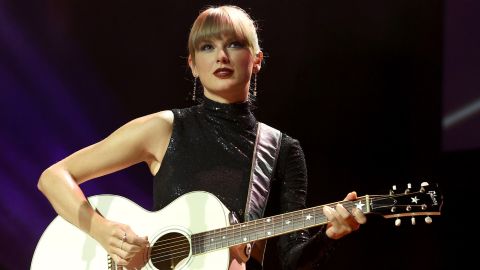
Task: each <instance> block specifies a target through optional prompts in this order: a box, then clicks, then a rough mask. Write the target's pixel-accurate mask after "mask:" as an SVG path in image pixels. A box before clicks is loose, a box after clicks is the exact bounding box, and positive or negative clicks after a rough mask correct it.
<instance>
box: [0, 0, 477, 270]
mask: <svg viewBox="0 0 480 270" xmlns="http://www.w3.org/2000/svg"><path fill="white" fill-rule="evenodd" d="M450 2H453V1H450ZM460 2H461V3H460ZM460 2H458V1H457V2H456V3H459V4H458V5H460V4H461V5H463V7H464V9H463V10H467V11H469V10H472V9H473V10H475V8H477V9H476V10H478V4H476V3H473V2H472V1H460ZM218 3H220V2H218V1H211V2H207V1H53V0H52V1H5V0H2V1H0V91H1V99H0V112H1V113H0V117H1V118H0V119H1V123H2V124H1V136H0V147H1V150H2V151H1V154H0V160H1V163H0V180H1V184H2V189H1V196H0V200H1V201H0V214H1V215H0V216H1V217H0V218H1V221H0V225H1V231H0V243H1V248H0V251H1V252H0V268H2V269H27V268H28V267H29V265H30V260H31V257H32V254H33V252H34V249H35V245H36V242H37V241H38V239H39V238H40V236H41V234H42V231H43V230H44V229H45V228H46V226H47V225H48V223H49V222H50V221H51V220H52V219H53V218H54V217H55V213H54V211H53V210H52V208H51V207H50V205H49V204H48V202H47V200H46V199H45V198H44V197H43V196H42V195H41V194H40V193H39V192H38V191H37V190H36V182H37V179H38V176H39V175H40V173H41V172H42V170H44V169H45V168H46V167H48V166H49V165H50V164H52V163H54V162H56V161H58V160H60V159H61V158H63V157H65V156H66V155H68V154H69V153H72V152H73V151H75V150H78V149H80V148H81V147H84V146H87V145H89V144H92V143H94V142H96V141H98V140H100V139H102V138H103V137H105V136H107V135H108V134H110V133H111V132H112V131H114V130H115V129H116V128H118V127H119V126H120V125H122V124H124V123H126V122H127V121H129V120H131V119H133V118H135V117H138V116H141V115H145V114H148V113H153V112H157V111H159V110H165V109H170V108H179V107H184V106H189V105H191V104H192V103H191V101H188V100H187V96H188V93H189V91H190V90H191V89H192V81H191V75H190V73H189V71H188V68H187V64H186V56H187V50H186V41H187V36H188V30H189V27H190V26H191V24H192V22H193V20H194V18H195V17H196V15H197V14H198V11H199V10H200V9H201V8H203V7H205V6H206V5H207V4H218ZM223 3H233V4H236V5H239V6H241V7H243V8H244V9H246V10H247V11H248V12H249V13H250V14H251V15H252V17H253V18H254V19H256V20H257V22H258V25H259V26H260V30H259V35H260V39H261V47H262V48H263V51H264V53H265V55H266V62H265V64H264V66H263V69H262V72H261V73H260V75H259V79H258V89H259V108H258V109H257V110H256V115H257V118H258V119H259V120H260V121H264V122H267V123H269V124H271V125H273V126H275V127H277V128H279V129H281V130H283V131H285V132H286V133H288V134H289V135H291V136H293V137H295V138H297V139H299V140H300V142H301V144H302V146H303V148H304V151H305V155H306V158H307V165H308V169H309V196H308V204H309V206H314V205H319V204H324V203H329V202H333V201H337V200H340V199H342V198H343V197H344V196H345V195H346V193H347V192H349V191H351V190H356V191H357V192H358V193H359V195H365V194H383V193H386V192H388V190H389V189H390V188H391V186H392V185H397V186H398V187H399V188H400V189H404V188H405V187H406V184H407V183H412V184H413V185H414V186H415V187H416V185H418V184H419V183H420V182H422V181H430V182H436V183H439V184H440V187H441V189H442V190H443V192H444V195H445V207H444V208H443V213H442V214H443V215H442V216H441V217H438V218H434V222H433V224H430V225H426V224H424V223H423V222H421V220H420V219H419V220H417V225H415V226H412V225H410V224H409V220H408V219H405V220H404V221H403V225H402V226H401V227H395V226H394V225H393V223H394V222H393V220H384V219H382V218H379V217H375V216H371V217H370V218H369V223H368V225H366V226H363V227H362V229H361V230H360V231H358V232H356V233H354V234H352V235H349V236H348V237H346V238H345V239H343V240H342V241H341V243H340V245H339V246H338V247H337V251H336V253H334V255H333V257H332V260H331V266H332V268H335V269H348V268H350V267H356V268H357V269H439V268H440V269H447V268H449V267H448V265H449V264H450V263H456V262H457V261H460V260H461V261H462V262H466V260H468V259H469V255H470V253H469V249H467V248H466V247H465V245H466V244H467V243H466V242H467V239H471V236H470V234H471V233H473V234H475V230H476V227H475V225H474V224H475V223H473V222H471V221H470V219H471V218H472V217H473V216H474V214H475V213H474V209H472V208H473V207H471V205H470V204H473V197H474V196H475V190H474V188H475V187H476V184H475V180H476V179H477V178H478V176H479V173H478V172H477V171H476V170H475V169H476V160H478V157H479V151H478V149H475V148H469V149H466V150H462V151H456V152H442V147H441V142H442V134H441V133H442V129H441V117H442V99H441V98H442V82H443V81H442V79H443V78H444V75H445V74H443V73H442V71H443V72H445V69H444V68H443V65H442V64H443V58H444V55H445V50H444V46H443V44H444V43H445V39H447V38H448V36H446V35H445V32H444V29H445V25H450V26H451V27H454V26H455V24H453V26H452V25H451V23H452V22H455V20H456V19H458V18H459V17H461V18H465V17H462V16H463V15H462V14H461V13H454V14H451V13H449V12H448V9H445V8H444V7H445V6H446V3H444V2H443V1H438V0H436V1H434V0H424V1H354V0H345V1H302V0H297V1H229V2H223ZM450 5H455V4H452V3H450ZM469 14H470V13H469ZM472 14H474V13H472ZM447 17H448V18H450V19H449V20H448V21H447V20H445V18H447ZM469 18H471V19H472V20H466V23H465V24H464V25H461V27H464V26H465V25H466V27H470V28H471V29H474V24H473V23H474V22H475V21H476V22H478V19H474V18H473V16H471V17H469ZM451 29H455V28H451ZM452 31H453V32H455V31H454V30H452ZM477 40H478V39H477ZM466 42H468V41H466ZM477 42H478V41H477ZM477 45H478V43H477ZM449 48H450V47H449ZM462 48H463V47H462V45H461V44H460V45H458V46H457V47H454V48H453V49H455V50H462ZM472 48H473V47H472ZM477 48H478V46H477ZM449 59H450V60H451V61H454V60H455V58H449ZM454 63H457V62H455V61H454ZM457 64H459V65H460V66H461V64H462V63H461V62H460V63H457ZM476 67H478V65H477V66H476ZM474 71H475V72H478V69H474ZM472 78H473V77H472ZM453 82H454V81H453ZM471 84H473V85H474V86H475V85H476V89H478V86H479V84H478V82H476V81H474V80H472V81H471ZM151 181H152V177H151V176H150V175H149V172H148V170H147V167H146V166H145V165H144V164H140V165H136V166H133V167H131V168H129V169H127V170H125V171H123V172H119V173H115V174H113V175H109V176H106V177H103V179H102V180H101V181H92V182H88V183H85V184H84V185H83V187H84V189H85V192H86V193H87V195H93V194H100V193H114V194H119V195H122V196H125V197H128V198H131V199H133V200H134V201H136V202H137V203H138V204H140V205H141V206H143V207H145V208H147V209H150V208H151V206H152V198H151V193H152V192H151V187H152V182H151ZM466 191H470V192H466ZM472 210H473V211H472ZM273 242H274V241H271V243H273ZM449 242H450V244H447V243H449ZM271 246H272V245H271ZM275 256H276V254H275V250H274V249H273V248H270V249H269V250H268V251H267V258H266V262H265V264H266V266H268V268H267V269H277V267H278V266H277V265H276V257H275Z"/></svg>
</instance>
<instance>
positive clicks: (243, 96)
mask: <svg viewBox="0 0 480 270" xmlns="http://www.w3.org/2000/svg"><path fill="white" fill-rule="evenodd" d="M203 94H204V95H205V97H206V98H208V99H210V100H213V101H216V102H218V103H226V104H233V103H242V102H245V101H247V100H248V89H246V90H245V91H241V92H239V91H229V92H226V91H224V92H222V93H212V92H211V91H209V90H207V89H204V90H203Z"/></svg>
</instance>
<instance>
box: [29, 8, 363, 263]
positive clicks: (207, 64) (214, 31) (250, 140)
mask: <svg viewBox="0 0 480 270" xmlns="http://www.w3.org/2000/svg"><path fill="white" fill-rule="evenodd" d="M188 47H189V57H188V64H189V66H190V68H191V71H192V74H193V76H194V78H195V83H194V92H193V96H194V98H197V99H198V96H199V95H201V93H196V91H195V90H196V89H197V88H198V86H197V83H198V84H200V82H201V85H202V86H203V96H204V98H203V101H202V102H201V103H200V104H199V105H197V106H193V107H190V108H185V109H174V110H166V111H161V112H158V113H154V114H151V115H147V116H144V117H140V118H138V119H135V120H133V121H131V122H129V123H127V124H125V125H124V126H122V127H120V128H119V129H118V130H116V131H115V132H113V133H112V134H111V135H110V136H108V137H107V138H105V139H104V140H102V141H100V142H98V143H96V144H93V145H91V146H88V147H86V148H84V149H81V150H80V151H78V152H75V153H73V154H72V155H70V156H68V157H67V158H65V159H63V160H61V161H59V162H58V163H56V164H54V165H52V166H51V167H49V168H48V169H46V170H45V171H44V172H43V173H42V175H41V177H40V179H39V183H38V188H39V189H40V190H41V191H42V192H43V193H44V194H45V196H46V197H47V198H48V200H49V201H50V203H51V204H52V206H53V207H54V209H55V210H56V212H57V213H58V214H59V215H61V216H62V217H64V218H65V219H66V220H67V221H69V222H71V223H72V224H74V225H75V226H77V227H78V228H80V229H81V230H83V231H84V232H86V233H87V234H89V235H90V236H92V237H93V238H94V239H95V240H96V241H98V242H99V243H100V244H101V245H102V246H103V247H104V248H105V250H106V251H107V252H108V253H109V254H110V256H112V258H113V259H114V260H115V262H116V263H117V264H119V265H128V264H129V261H130V260H131V259H132V258H133V257H134V256H135V254H137V253H138V252H139V251H140V250H142V249H144V248H145V247H147V246H148V245H149V242H148V239H147V237H146V236H138V235H137V234H135V232H134V231H132V229H131V228H130V227H129V226H128V224H121V223H118V222H115V221H112V220H107V219H105V218H103V217H102V216H100V215H99V214H98V213H96V212H95V211H94V210H93V209H92V208H91V207H90V206H89V204H88V203H87V200H86V198H85V195H84V194H83V192H82V190H81V189H80V187H79V184H81V183H83V182H85V181H88V180H91V179H94V178H97V177H100V176H103V175H105V174H109V173H112V172H115V171H118V170H121V169H124V168H126V167H129V166H131V165H133V164H137V163H140V162H145V163H147V164H148V167H149V169H150V172H151V173H152V175H153V176H154V202H155V210H159V209H161V208H162V207H164V206H166V205H167V204H168V203H170V202H171V201H173V200H174V199H175V198H177V197H178V196H180V195H183V194H185V193H187V192H190V191H194V190H205V191H209V192H211V193H213V194H215V195H216V196H217V197H218V198H219V199H220V200H221V201H222V202H223V203H224V204H225V206H226V207H227V208H228V209H229V210H231V211H232V212H234V213H237V214H238V215H240V216H242V215H243V214H245V213H244V211H245V205H246V200H247V192H248V185H249V177H250V167H251V163H252V155H253V150H254V144H255V139H256V129H257V121H256V120H255V117H254V116H253V114H252V112H251V110H250V109H251V102H250V101H249V99H250V98H251V97H250V95H251V94H250V85H251V80H252V76H255V78H254V83H253V85H254V86H253V88H254V89H253V92H256V74H257V73H258V72H259V71H260V69H261V64H262V60H263V54H262V52H261V50H260V47H259V44H258V38H257V33H256V28H255V25H254V22H253V21H252V20H251V18H250V17H249V15H248V14H247V13H246V12H245V11H243V10H242V9H240V8H238V7H235V6H221V7H216V8H214V7H212V8H208V9H206V10H205V11H203V12H202V13H200V15H199V16H198V17H197V19H196V21H195V22H194V24H193V26H192V29H191V32H190V36H189V41H188ZM198 81H199V82H198ZM279 151H280V152H279V156H278V160H277V166H276V167H275V171H274V175H273V179H272V187H271V189H272V191H271V194H270V196H269V198H268V200H269V204H268V205H269V209H268V210H267V211H269V212H268V213H272V214H278V213H279V212H287V211H294V210H298V209H301V208H304V207H305V199H306V185H307V179H306V167H305V160H304V156H303V152H302V149H301V147H300V145H299V143H298V141H297V140H295V139H293V138H291V137H289V136H288V135H286V134H283V136H282V139H281V146H280V150H279ZM206 152H208V157H205V153H206ZM225 187H228V188H225ZM355 198H356V194H355V193H354V192H352V193H349V194H348V195H347V197H346V198H345V199H346V200H354V199H355ZM324 214H325V215H326V216H327V217H328V219H329V221H330V222H329V223H328V226H327V228H325V230H323V233H319V234H317V235H315V236H313V237H310V236H309V235H308V233H307V232H306V231H298V232H294V233H291V234H289V235H286V236H282V237H281V238H280V239H279V245H278V246H279V253H280V258H281V261H282V266H283V268H285V269H297V268H300V267H309V266H310V267H313V265H315V264H317V262H319V261H321V260H323V259H324V257H325V254H326V253H325V251H327V250H328V249H329V246H330V242H331V241H330V240H329V239H339V238H341V237H343V236H345V235H346V234H348V233H350V232H351V231H353V230H356V229H358V227H359V226H360V224H362V223H364V222H365V221H366V219H365V216H364V215H363V213H361V211H358V210H356V209H354V210H353V211H351V213H350V212H349V211H347V210H346V209H345V208H344V207H343V206H342V205H341V204H338V205H337V206H336V208H335V209H334V208H330V207H325V208H324ZM239 250H240V249H234V248H232V252H231V255H232V256H231V262H230V269H247V264H248V265H249V266H248V269H254V268H257V267H259V264H257V265H255V263H256V262H255V261H254V260H253V259H252V260H248V256H242V254H241V251H240V252H239ZM247 260H248V261H247ZM260 263H261V262H260Z"/></svg>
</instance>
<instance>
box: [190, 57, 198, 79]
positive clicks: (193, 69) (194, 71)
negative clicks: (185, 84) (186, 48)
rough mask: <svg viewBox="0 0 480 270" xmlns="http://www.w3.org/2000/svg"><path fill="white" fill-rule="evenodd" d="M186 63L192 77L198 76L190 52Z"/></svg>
mask: <svg viewBox="0 0 480 270" xmlns="http://www.w3.org/2000/svg"><path fill="white" fill-rule="evenodd" d="M188 65H189V66H190V70H191V71H192V75H193V77H198V73H197V69H196V68H195V63H194V62H193V59H192V55H191V54H189V55H188Z"/></svg>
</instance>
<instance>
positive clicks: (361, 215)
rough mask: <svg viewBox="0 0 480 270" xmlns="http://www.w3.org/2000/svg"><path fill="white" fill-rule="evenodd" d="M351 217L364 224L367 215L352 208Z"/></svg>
mask: <svg viewBox="0 0 480 270" xmlns="http://www.w3.org/2000/svg"><path fill="white" fill-rule="evenodd" d="M352 213H353V217H354V218H355V220H356V221H357V222H358V223H359V224H365V223H366V222H367V216H365V214H364V213H363V212H362V211H361V210H360V209H358V208H356V207H355V208H353V210H352Z"/></svg>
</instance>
